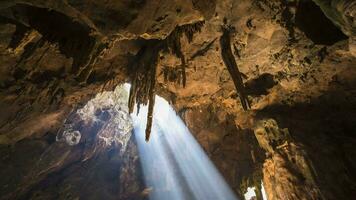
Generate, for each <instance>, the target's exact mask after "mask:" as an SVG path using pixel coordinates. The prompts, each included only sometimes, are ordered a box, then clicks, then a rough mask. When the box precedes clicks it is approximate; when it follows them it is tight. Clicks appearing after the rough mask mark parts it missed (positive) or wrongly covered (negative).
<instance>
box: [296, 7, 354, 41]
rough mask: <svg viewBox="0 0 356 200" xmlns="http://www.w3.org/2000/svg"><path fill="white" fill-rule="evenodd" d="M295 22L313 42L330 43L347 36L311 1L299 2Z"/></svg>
mask: <svg viewBox="0 0 356 200" xmlns="http://www.w3.org/2000/svg"><path fill="white" fill-rule="evenodd" d="M295 24H296V26H297V27H298V28H299V29H300V30H301V31H303V32H304V33H305V35H306V36H307V37H308V38H309V39H311V40H312V41H313V42H314V43H315V44H321V45H332V44H334V43H336V42H338V41H341V40H346V39H347V38H348V37H347V36H346V35H345V34H344V33H343V32H342V31H341V30H340V29H339V28H338V27H337V26H336V25H335V24H334V23H333V22H332V21H331V20H330V19H329V18H327V17H326V16H325V14H324V13H323V11H322V10H321V9H320V7H319V6H318V5H316V4H315V3H314V2H313V1H300V2H299V4H298V6H297V11H296V15H295Z"/></svg>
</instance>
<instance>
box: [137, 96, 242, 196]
mask: <svg viewBox="0 0 356 200" xmlns="http://www.w3.org/2000/svg"><path fill="white" fill-rule="evenodd" d="M133 113H134V114H132V115H131V116H132V118H133V121H134V131H135V137H136V140H137V144H138V148H139V153H140V160H141V164H142V168H143V172H144V176H145V181H146V185H147V188H148V189H147V191H148V193H149V198H150V199H151V200H184V199H189V200H194V199H196V200H236V199H237V198H236V196H235V195H234V193H233V191H232V190H231V189H230V188H229V186H228V185H227V183H226V182H225V180H224V178H223V177H222V176H221V175H220V173H219V172H218V170H217V169H216V168H215V166H214V164H213V163H212V162H211V161H210V159H209V158H208V156H207V155H206V154H205V152H204V150H203V149H202V148H201V147H200V145H199V144H198V142H197V141H196V140H195V139H194V137H193V136H192V135H191V133H190V132H189V130H188V128H187V127H186V126H185V124H184V123H183V121H182V120H181V119H180V118H179V117H178V116H177V115H176V113H175V111H174V110H173V108H172V107H171V106H170V105H169V104H168V102H167V101H165V100H164V99H163V98H161V97H158V96H157V97H156V103H155V107H154V114H153V126H152V134H151V138H150V141H149V142H148V143H147V142H145V127H146V116H147V107H142V108H141V109H140V113H139V114H138V115H137V116H136V111H134V112H133Z"/></svg>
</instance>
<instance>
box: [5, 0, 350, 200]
mask: <svg viewBox="0 0 356 200" xmlns="http://www.w3.org/2000/svg"><path fill="white" fill-rule="evenodd" d="M314 2H315V3H314ZM355 5H356V4H355V2H354V1H347V0H329V1H325V2H324V1H319V0H314V1H302V0H291V1H284V0H269V1H267V0H240V1H237V0H221V1H217V0H191V1H190V0H174V1H170V0H160V1H156V0H120V1H113V0H108V1H101V0H97V1H91V0H3V1H1V2H0V108H1V110H0V159H1V162H0V168H1V172H0V173H1V174H0V177H2V178H1V180H0V199H76V198H79V199H142V198H144V195H142V193H141V192H142V191H144V189H145V188H144V185H143V182H142V175H141V174H140V173H141V171H140V168H139V157H138V155H137V149H136V146H135V141H133V139H131V140H129V142H128V143H127V150H126V151H125V152H126V153H124V154H120V153H117V152H119V151H120V150H121V149H120V148H121V147H122V146H120V145H118V146H113V147H107V146H102V145H99V144H98V143H96V142H95V141H97V140H96V139H97V138H98V137H97V136H98V134H99V133H100V131H101V130H104V129H103V127H105V125H106V124H107V123H106V122H105V120H104V121H103V122H102V123H101V124H97V123H94V122H91V123H89V124H87V126H83V122H81V121H80V120H79V119H78V116H76V115H74V113H76V111H77V110H78V109H80V108H82V107H83V106H84V105H85V104H86V103H87V102H88V101H89V100H90V99H91V98H93V97H94V96H95V95H96V94H98V93H100V92H103V91H106V90H108V91H109V90H114V88H115V87H116V86H117V85H118V84H120V83H123V82H131V81H132V80H133V76H134V74H136V73H135V72H136V68H135V66H137V65H138V64H137V63H138V62H142V60H141V61H140V59H139V58H140V52H142V51H141V50H144V48H146V52H148V53H147V55H149V52H150V51H149V50H150V49H152V48H154V46H152V44H155V45H157V44H160V45H159V48H160V49H159V54H158V61H157V66H155V67H157V72H156V85H155V89H156V93H157V94H158V95H161V96H163V97H165V98H166V99H167V100H168V101H170V102H171V103H172V105H173V106H174V108H175V109H176V111H177V112H178V113H179V114H180V116H181V117H182V119H183V120H184V121H185V123H186V124H187V126H188V127H189V129H190V130H191V132H192V134H193V135H194V136H195V138H196V139H197V140H198V141H199V143H200V144H201V145H202V147H203V148H204V149H205V151H206V152H207V154H208V155H209V157H210V158H211V159H212V160H213V162H214V163H215V165H216V166H217V167H218V169H219V170H220V171H221V172H222V174H223V175H224V177H225V178H226V180H227V182H228V183H229V185H230V186H231V187H232V188H233V190H234V191H235V192H236V193H237V195H238V196H239V197H240V198H243V194H244V193H245V192H246V190H247V187H251V186H255V187H256V188H257V189H260V186H261V185H260V183H261V181H263V183H264V186H265V189H266V192H267V196H268V199H269V200H275V199H276V200H287V199H291V200H292V199H293V200H294V199H352V198H353V197H354V196H355V195H356V192H355V191H356V173H355V172H356V162H355V160H356V159H355V158H356V151H355V148H354V146H355V144H356V137H355V133H356V123H355V121H356V82H355V77H356V68H355V67H356V57H355V38H356V35H355V34H356V31H355V11H354V10H355V9H354V8H355ZM197 22H198V23H201V24H203V25H202V27H201V29H200V31H198V30H197V29H194V24H196V23H197ZM202 22H204V23H202ZM222 26H228V27H229V28H231V29H229V30H230V32H229V37H230V41H231V44H230V45H227V46H225V48H227V47H229V48H231V49H232V53H233V56H234V59H235V61H236V64H237V67H238V69H239V71H240V72H241V73H240V74H233V75H235V76H238V77H241V78H242V81H243V88H244V90H245V93H246V96H247V99H248V100H249V102H250V104H251V109H249V110H248V111H244V110H243V108H242V106H241V102H240V98H239V94H240V91H239V88H241V87H235V85H234V82H233V80H232V78H231V74H230V73H229V70H228V69H227V67H226V66H225V62H224V61H223V56H222V52H223V51H221V50H222V48H224V47H222V46H221V43H220V38H221V36H222V34H223V30H222ZM182 27H183V28H182ZM184 27H185V28H184ZM191 27H193V28H191ZM184 74H185V76H184ZM184 77H185V78H184ZM185 79H186V84H185V87H183V84H182V83H184V82H185V81H184V80H185ZM236 88H237V89H238V90H236ZM104 113H105V111H100V116H102V117H103V118H105V114H104ZM67 120H73V122H75V124H76V126H78V127H81V138H80V141H79V144H77V145H73V146H70V145H68V144H66V143H63V142H56V136H57V133H59V132H61V131H63V130H62V129H63V124H65V122H66V121H67ZM263 122H269V123H267V125H266V123H263ZM266 127H269V128H266ZM286 130H288V131H286ZM125 143H126V142H125ZM257 199H261V196H260V193H258V192H257Z"/></svg>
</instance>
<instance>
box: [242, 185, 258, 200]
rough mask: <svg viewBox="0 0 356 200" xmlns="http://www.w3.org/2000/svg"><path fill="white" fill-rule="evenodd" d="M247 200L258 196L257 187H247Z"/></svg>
mask: <svg viewBox="0 0 356 200" xmlns="http://www.w3.org/2000/svg"><path fill="white" fill-rule="evenodd" d="M244 196H245V199H246V200H251V199H252V198H253V197H256V193H255V187H249V188H247V192H246V193H245V194H244Z"/></svg>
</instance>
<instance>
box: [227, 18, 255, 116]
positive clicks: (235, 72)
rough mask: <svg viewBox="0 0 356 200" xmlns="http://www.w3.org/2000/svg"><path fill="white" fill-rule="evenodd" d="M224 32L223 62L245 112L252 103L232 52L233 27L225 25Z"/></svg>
mask: <svg viewBox="0 0 356 200" xmlns="http://www.w3.org/2000/svg"><path fill="white" fill-rule="evenodd" d="M221 29H222V31H223V34H222V36H221V37H220V45H221V55H222V58H223V61H224V63H225V65H226V68H227V70H228V71H229V73H230V76H231V78H232V80H233V81H234V84H235V88H236V91H237V93H238V95H239V97H240V100H241V105H242V107H243V109H244V110H248V109H249V108H250V102H249V100H248V98H247V95H246V93H245V86H244V84H243V81H242V77H241V75H242V74H241V72H240V71H239V69H238V66H237V64H236V61H235V57H234V55H233V53H232V50H231V36H230V35H231V32H232V31H233V27H231V26H229V25H226V24H224V25H223V26H221Z"/></svg>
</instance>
